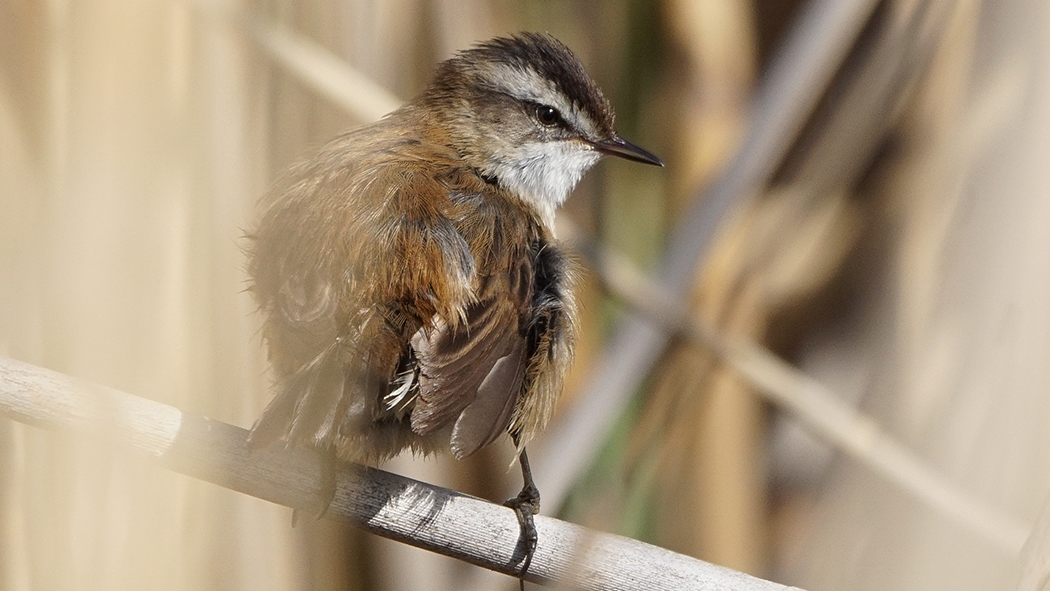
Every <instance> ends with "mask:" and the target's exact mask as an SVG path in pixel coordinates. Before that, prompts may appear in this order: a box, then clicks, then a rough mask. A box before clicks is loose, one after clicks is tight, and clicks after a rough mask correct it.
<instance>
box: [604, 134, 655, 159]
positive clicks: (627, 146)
mask: <svg viewBox="0 0 1050 591" xmlns="http://www.w3.org/2000/svg"><path fill="white" fill-rule="evenodd" d="M591 145H592V146H594V148H595V149H596V150H598V151H599V152H601V153H602V154H609V155H610V156H619V157H620V158H626V159H628V160H634V161H635V162H641V163H643V164H655V165H656V166H663V165H664V163H663V162H661V161H660V159H659V158H657V157H656V156H653V155H652V154H650V153H649V152H648V151H647V150H643V149H642V148H639V147H638V146H636V145H634V144H632V143H631V142H629V141H627V140H625V139H623V138H621V137H620V136H618V135H614V136H613V137H612V139H608V140H602V141H599V142H591Z"/></svg>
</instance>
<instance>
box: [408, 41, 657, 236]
mask: <svg viewBox="0 0 1050 591" xmlns="http://www.w3.org/2000/svg"><path fill="white" fill-rule="evenodd" d="M419 102H420V104H421V106H423V107H424V108H425V109H427V111H428V114H429V115H430V116H431V117H432V120H433V121H434V122H435V123H436V124H437V125H440V126H441V127H443V128H444V130H445V131H446V132H447V134H448V137H449V141H450V144H451V145H452V146H453V147H454V148H455V149H456V150H458V151H459V153H460V155H461V156H462V157H463V159H464V161H465V163H466V164H467V165H468V166H471V167H473V168H475V169H476V170H478V171H479V173H480V174H481V175H482V176H484V177H485V178H487V179H489V180H491V181H493V182H496V183H498V184H499V185H500V186H502V187H503V188H505V189H507V190H508V191H510V192H512V193H514V194H515V195H517V196H518V197H519V198H520V199H522V200H523V201H525V202H526V203H528V204H530V205H532V206H533V207H535V208H536V209H537V210H539V211H540V212H541V214H544V215H545V216H550V217H553V211H554V208H555V207H557V206H558V205H560V204H561V203H562V202H563V201H564V200H565V198H566V197H568V194H569V192H570V191H571V190H572V189H573V187H575V186H576V183H577V182H578V181H579V180H580V178H581V177H582V176H583V174H584V173H585V172H586V171H587V170H588V169H589V168H590V167H591V166H593V165H594V164H595V163H596V162H597V161H598V159H599V158H601V156H602V155H603V154H611V155H614V156H620V157H623V158H627V159H629V160H635V161H638V162H644V163H647V164H655V165H659V166H663V164H662V163H661V162H660V160H659V159H658V158H657V157H656V156H654V155H652V154H650V153H649V152H647V151H645V150H643V149H642V148H639V147H638V146H635V145H634V144H631V143H629V142H627V141H624V140H623V139H621V138H620V136H619V135H618V134H617V133H616V130H615V128H614V126H613V123H614V115H613V110H612V107H610V105H609V101H608V100H606V99H605V97H604V96H603V95H602V92H601V90H600V89H599V88H598V86H597V85H596V84H595V83H594V81H593V80H591V78H590V76H588V75H587V73H586V72H585V71H584V69H583V65H582V64H581V63H580V61H579V60H578V59H577V58H576V56H575V55H573V53H572V52H571V51H570V50H569V48H568V47H566V46H565V45H564V44H562V43H561V42H560V41H558V40H557V39H555V38H553V37H551V36H549V35H541V34H537V33H522V34H520V35H517V36H514V37H500V38H496V39H492V40H490V41H487V42H484V43H482V44H480V45H477V46H475V47H473V48H471V49H468V50H466V51H463V52H460V53H459V54H457V55H456V56H454V57H453V58H451V59H449V60H447V61H445V62H443V63H442V64H441V65H440V66H439V68H438V70H437V73H436V74H435V77H434V81H433V82H432V83H431V85H430V86H429V87H428V88H427V89H426V91H424V93H423V95H422V97H421V98H420V101H419Z"/></svg>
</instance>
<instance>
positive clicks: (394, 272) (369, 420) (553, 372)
mask: <svg viewBox="0 0 1050 591" xmlns="http://www.w3.org/2000/svg"><path fill="white" fill-rule="evenodd" d="M411 116H412V113H411V111H410V110H402V111H399V112H395V113H394V114H392V115H391V116H389V117H388V118H387V119H386V120H383V121H380V122H378V123H376V124H373V125H371V126H368V127H365V128H362V129H359V130H356V131H353V132H350V133H348V134H345V135H343V136H341V137H339V138H337V139H335V140H333V141H332V142H331V143H329V144H328V145H327V146H325V147H324V148H322V149H321V152H320V154H318V155H316V156H315V157H313V158H311V159H310V160H308V161H304V163H301V164H299V165H296V166H294V167H292V169H291V170H290V171H289V173H288V174H287V175H286V176H285V177H284V179H283V180H282V181H281V182H279V183H278V185H277V186H276V188H275V189H274V190H273V191H271V193H269V194H268V196H267V197H266V198H265V199H264V201H263V204H262V206H263V211H262V215H261V220H260V222H259V224H258V226H257V227H256V229H255V231H254V232H253V233H252V234H251V235H250V236H249V238H250V240H251V242H250V245H249V248H248V256H249V275H250V277H251V282H252V283H251V286H250V289H251V291H252V292H253V294H254V295H255V297H256V300H257V302H258V303H259V306H260V308H261V310H262V312H263V313H264V314H265V316H266V322H265V324H264V328H263V337H264V339H265V340H266V342H267V346H268V350H269V357H270V360H271V365H272V366H273V368H274V371H275V374H276V377H277V385H276V390H277V395H276V397H275V398H274V400H273V402H271V404H270V405H269V406H268V407H267V409H266V411H264V413H263V415H262V417H261V418H260V419H259V422H258V423H257V424H256V426H255V427H254V428H253V430H252V442H253V444H255V445H266V444H269V443H272V442H274V441H278V440H284V441H286V442H289V443H293V444H307V445H312V446H318V447H334V448H335V449H336V451H337V453H338V454H339V455H340V456H341V457H343V458H344V459H348V460H354V461H366V462H372V461H378V460H382V459H385V458H386V457H389V456H392V455H394V454H396V453H397V452H399V451H400V450H401V449H403V448H406V447H407V448H412V449H413V450H415V451H419V452H429V451H433V450H434V449H436V448H437V447H439V446H442V445H444V446H449V445H451V447H452V451H453V452H454V453H455V454H456V455H457V456H461V457H462V456H467V455H470V454H471V453H473V452H474V451H476V450H477V449H480V448H481V447H483V446H484V445H486V444H488V443H490V442H491V441H492V440H494V439H495V438H496V437H498V436H499V435H500V434H501V433H503V432H505V431H507V430H508V429H510V430H511V432H512V433H514V434H515V435H517V436H518V440H519V444H521V445H523V444H524V442H525V441H527V440H528V439H529V438H530V437H531V435H532V433H533V432H534V431H535V430H537V429H539V428H541V427H542V426H543V425H544V424H545V423H546V422H547V420H548V418H549V414H550V412H551V409H552V408H553V406H554V404H553V398H554V397H555V396H557V394H558V392H559V391H560V389H561V376H562V375H563V373H564V368H565V366H566V365H567V364H568V362H569V358H570V357H571V354H572V342H573V335H574V330H573V326H574V308H573V304H572V298H571V294H570V287H571V286H570V285H568V283H565V281H566V280H567V278H568V277H569V276H570V275H571V272H570V270H569V268H568V267H569V262H568V261H567V260H566V259H565V257H564V256H563V255H562V254H561V253H560V252H559V251H558V250H557V248H556V247H555V246H554V245H553V244H552V238H551V237H550V235H549V232H548V231H547V230H546V229H545V228H544V227H542V225H540V224H539V223H538V222H537V220H536V219H535V216H532V215H529V212H528V211H527V210H525V209H523V206H522V205H521V204H520V202H518V201H517V200H515V199H514V198H513V196H511V195H509V194H508V193H506V192H505V191H503V190H502V189H500V188H499V187H497V186H494V185H492V184H491V183H488V182H486V181H485V180H483V179H481V178H480V177H479V176H477V175H476V174H471V172H470V171H469V170H467V169H465V167H464V166H463V165H462V163H461V162H459V161H458V159H457V158H458V156H457V154H455V153H454V152H452V151H451V150H449V149H448V148H443V147H439V145H438V144H435V143H425V142H424V140H423V139H422V138H419V137H402V136H399V135H397V134H396V133H395V132H396V130H398V129H412V128H413V127H414V126H412V125H406V124H404V118H406V117H411ZM398 121H401V123H400V124H399V123H398ZM508 237H511V238H508ZM553 278H566V279H559V280H555V279H553ZM532 310H535V311H536V312H535V313H532V312H531V311H532ZM554 329H559V330H554ZM396 379H397V380H401V383H402V386H404V389H403V390H402V391H401V392H402V393H404V394H405V395H404V396H401V397H399V398H398V401H397V404H396V407H397V408H396V409H395V408H394V407H392V406H390V405H388V404H384V402H383V401H384V397H385V396H388V395H389V394H390V392H391V390H392V388H393V386H392V382H394V381H395V380H396ZM409 392H411V393H412V395H411V396H408V393H409ZM405 412H408V413H409V414H408V416H404V413H405ZM402 419H404V420H402Z"/></svg>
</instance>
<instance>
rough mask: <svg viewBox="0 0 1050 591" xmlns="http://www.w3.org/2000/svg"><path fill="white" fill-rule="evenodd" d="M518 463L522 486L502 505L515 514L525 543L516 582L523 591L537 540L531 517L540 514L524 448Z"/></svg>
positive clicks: (536, 490)
mask: <svg viewBox="0 0 1050 591" xmlns="http://www.w3.org/2000/svg"><path fill="white" fill-rule="evenodd" d="M514 440H515V441H514V443H515V444H517V437H515V438H514ZM518 462H519V463H520V464H521V477H522V480H524V486H523V487H522V489H521V492H520V493H518V496H516V497H514V498H511V499H507V502H505V503H504V505H506V506H508V507H510V508H511V509H514V512H515V513H517V515H518V524H519V525H520V526H521V539H522V540H524V542H525V560H524V561H522V563H521V572H519V573H518V581H519V582H520V583H521V589H522V591H524V589H525V575H526V573H528V572H529V565H530V564H532V556H533V555H534V554H535V553H536V542H537V541H538V539H539V536H538V535H537V533H536V522H535V520H533V518H532V516H533V515H535V514H537V513H539V512H540V491H539V489H538V488H536V483H535V482H533V480H532V469H531V468H529V456H528V455H526V454H525V448H522V450H521V453H520V454H519V455H518Z"/></svg>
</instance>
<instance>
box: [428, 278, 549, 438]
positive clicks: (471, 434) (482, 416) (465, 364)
mask: <svg viewBox="0 0 1050 591" xmlns="http://www.w3.org/2000/svg"><path fill="white" fill-rule="evenodd" d="M529 285H530V281H528V275H527V274H526V273H524V272H523V271H521V270H519V271H516V272H511V273H501V274H498V275H494V276H489V277H485V278H483V279H482V285H481V289H480V290H479V296H480V297H479V299H478V301H477V302H476V303H474V304H472V305H470V306H469V307H468V308H467V312H466V322H460V323H459V324H458V326H455V327H453V326H450V325H448V324H447V323H444V322H440V321H439V322H438V323H436V326H435V327H433V328H431V329H430V330H421V331H420V332H418V333H416V335H415V337H413V339H412V347H413V349H414V350H415V355H416V358H417V360H418V363H419V372H420V383H419V397H418V399H417V400H416V405H415V408H413V410H412V429H413V430H414V431H416V432H417V433H420V434H426V433H428V432H431V431H433V430H436V429H439V428H442V427H444V426H446V425H449V424H453V427H452V440H451V447H452V452H453V453H454V454H455V455H456V456H457V457H460V458H462V457H466V456H469V455H471V454H472V453H474V452H476V451H477V450H478V449H480V448H482V447H484V446H485V445H487V444H489V443H491V442H492V441H493V440H494V439H496V438H497V437H498V436H499V435H500V434H501V433H503V432H504V431H505V430H506V429H507V426H508V425H509V424H510V420H511V416H512V415H513V412H514V407H515V404H516V403H517V400H518V395H519V394H520V392H521V388H522V381H523V379H524V375H525V369H526V367H527V365H528V360H527V355H526V341H525V335H524V333H523V331H522V328H521V308H522V305H523V304H524V303H525V301H526V300H525V298H526V297H527V296H528V290H529Z"/></svg>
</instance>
